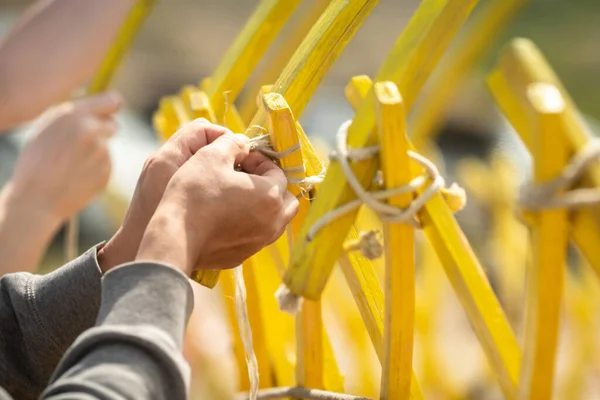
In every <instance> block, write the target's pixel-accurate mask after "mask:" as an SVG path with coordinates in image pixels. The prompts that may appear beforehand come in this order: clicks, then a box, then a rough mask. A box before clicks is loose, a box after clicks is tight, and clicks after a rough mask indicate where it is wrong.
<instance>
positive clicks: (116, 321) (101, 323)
mask: <svg viewBox="0 0 600 400" xmlns="http://www.w3.org/2000/svg"><path fill="white" fill-rule="evenodd" d="M192 307H193V292H192V289H191V286H190V284H189V282H188V280H187V278H186V276H185V275H183V274H182V273H181V272H179V271H177V270H175V269H173V268H169V267H167V266H163V265H160V264H155V263H131V264H126V265H124V266H121V267H118V268H116V269H114V270H111V271H110V272H108V273H107V274H106V275H105V276H104V278H103V282H102V303H101V306H100V311H99V314H98V320H97V324H96V326H95V327H94V328H91V329H89V330H88V331H86V332H85V333H83V334H82V335H81V336H79V338H78V339H77V340H76V341H75V343H74V344H73V345H72V346H71V348H70V349H69V350H68V351H67V353H66V355H65V357H64V358H63V360H62V361H61V363H60V365H59V366H58V368H57V370H56V372H55V374H54V377H53V378H52V381H51V383H50V385H49V387H48V388H47V389H46V391H45V392H44V393H43V395H42V399H48V400H50V399H51V400H58V399H61V400H63V399H64V400H66V399H70V400H92V399H103V400H116V399H139V400H144V399H169V400H178V399H182V400H183V399H186V398H187V388H188V386H189V385H188V384H189V367H188V365H187V363H186V362H185V360H184V358H183V356H182V354H181V346H182V341H183V335H184V332H185V327H186V325H187V321H188V319H189V316H190V314H191V311H192Z"/></svg>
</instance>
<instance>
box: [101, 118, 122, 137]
mask: <svg viewBox="0 0 600 400" xmlns="http://www.w3.org/2000/svg"><path fill="white" fill-rule="evenodd" d="M118 129H119V125H118V123H117V120H116V119H115V118H105V119H102V120H98V125H97V128H96V135H97V136H98V137H100V138H103V139H109V138H111V137H113V136H115V134H116V133H117V130H118Z"/></svg>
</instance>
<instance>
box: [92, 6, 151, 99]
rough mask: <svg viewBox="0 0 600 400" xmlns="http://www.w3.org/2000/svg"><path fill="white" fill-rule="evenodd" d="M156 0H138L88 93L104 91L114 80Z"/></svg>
mask: <svg viewBox="0 0 600 400" xmlns="http://www.w3.org/2000/svg"><path fill="white" fill-rule="evenodd" d="M155 3H156V0H138V2H137V3H136V4H135V5H134V6H133V8H132V9H131V11H130V12H129V15H128V16H127V18H126V19H125V22H124V23H123V26H122V27H121V30H120V31H119V33H118V34H117V40H116V41H115V43H114V44H113V45H112V46H111V48H110V50H109V51H108V54H107V55H106V57H105V58H104V61H103V62H102V64H101V65H100V69H99V70H98V72H97V73H96V75H95V76H94V77H93V78H92V81H91V82H90V85H89V86H88V88H87V92H88V94H94V93H100V92H104V91H105V90H106V89H108V87H109V86H110V83H111V82H112V81H113V78H114V75H115V73H116V72H117V68H118V66H119V65H120V64H121V61H122V60H123V58H124V57H125V54H126V53H127V51H129V48H130V47H131V45H132V44H133V41H134V40H135V37H136V35H137V33H138V32H139V30H140V29H141V28H142V25H143V24H144V21H145V20H146V18H147V17H148V15H149V14H150V12H151V11H152V8H153V7H154V4H155Z"/></svg>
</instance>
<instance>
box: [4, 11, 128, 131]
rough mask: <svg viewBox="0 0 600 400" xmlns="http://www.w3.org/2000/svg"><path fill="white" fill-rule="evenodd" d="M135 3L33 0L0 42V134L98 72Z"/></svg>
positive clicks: (79, 85) (69, 94) (66, 95)
mask: <svg viewBox="0 0 600 400" xmlns="http://www.w3.org/2000/svg"><path fill="white" fill-rule="evenodd" d="M135 2H136V0H102V1H96V0H84V1H82V0H38V1H37V2H35V3H34V4H33V5H32V6H30V7H29V8H28V9H27V10H26V11H25V12H24V13H23V15H22V16H21V17H20V19H19V20H18V21H17V22H16V23H15V25H14V26H13V27H12V29H11V30H10V31H9V33H8V34H7V35H6V36H5V37H4V38H3V40H2V41H1V42H0V132H2V131H5V130H7V129H8V128H11V127H14V126H16V125H18V124H21V123H23V122H25V121H29V120H32V119H34V118H36V117H37V116H39V115H40V114H41V113H42V112H43V111H45V110H46V109H47V108H48V107H50V106H53V105H55V104H56V103H58V102H62V101H64V100H66V99H68V98H69V97H71V95H72V94H73V91H74V90H76V89H78V88H80V87H81V86H82V85H83V84H85V83H86V81H88V80H89V79H90V78H91V77H92V75H93V74H94V73H95V72H96V71H97V70H98V68H99V66H100V63H101V62H102V60H103V59H104V57H105V55H106V54H107V52H108V50H109V48H110V46H111V44H112V43H113V42H114V41H115V39H116V36H117V33H118V31H119V28H120V27H121V25H122V24H123V21H124V20H125V18H126V17H127V15H128V13H129V11H130V10H131V8H132V7H133V6H134V4H135Z"/></svg>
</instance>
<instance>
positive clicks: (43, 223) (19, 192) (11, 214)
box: [0, 180, 64, 235]
mask: <svg viewBox="0 0 600 400" xmlns="http://www.w3.org/2000/svg"><path fill="white" fill-rule="evenodd" d="M41 197H43V196H39V194H38V193H35V191H31V190H29V189H28V188H27V186H26V185H25V186H24V185H19V184H18V183H16V182H14V181H13V180H11V181H9V182H8V183H7V184H6V185H5V186H4V188H3V189H2V192H0V203H1V204H2V208H3V210H4V214H5V215H4V217H5V218H11V219H14V220H15V222H16V223H19V224H25V225H27V224H35V227H36V229H37V230H38V231H40V232H42V233H44V234H48V235H53V234H54V233H55V232H56V231H57V230H58V229H59V228H60V226H61V225H62V224H63V223H64V219H63V218H61V217H60V216H59V215H58V214H56V213H55V212H54V211H53V210H52V207H48V205H47V204H44V202H45V199H43V198H41Z"/></svg>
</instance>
